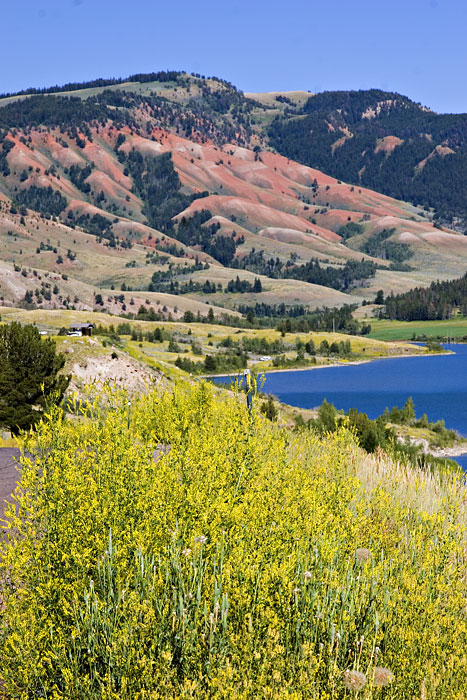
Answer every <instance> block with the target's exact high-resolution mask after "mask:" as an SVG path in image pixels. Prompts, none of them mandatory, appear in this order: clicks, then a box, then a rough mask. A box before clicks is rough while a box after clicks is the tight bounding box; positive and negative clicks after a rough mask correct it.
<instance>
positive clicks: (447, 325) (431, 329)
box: [369, 318, 467, 341]
mask: <svg viewBox="0 0 467 700" xmlns="http://www.w3.org/2000/svg"><path fill="white" fill-rule="evenodd" d="M369 322H370V323H371V332H370V334H369V335H370V338H374V339H375V340H376V339H377V340H401V341H402V340H411V339H412V338H413V336H414V335H416V336H421V335H426V336H428V337H433V338H438V337H441V338H443V339H445V340H446V341H447V340H448V339H450V338H462V337H463V336H465V335H467V318H455V319H449V320H446V321H389V320H386V319H381V320H380V319H371V320H370V321H369Z"/></svg>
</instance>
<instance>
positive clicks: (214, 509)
mask: <svg viewBox="0 0 467 700" xmlns="http://www.w3.org/2000/svg"><path fill="white" fill-rule="evenodd" d="M80 405H81V407H82V408H81V415H79V411H77V415H76V416H75V417H74V418H68V419H67V418H65V417H64V416H63V414H62V413H61V412H60V411H59V410H58V409H57V410H54V411H53V412H52V413H51V415H50V416H49V418H48V419H47V420H46V421H44V422H43V423H41V424H40V425H39V427H38V430H37V432H36V433H35V434H32V435H31V436H29V437H27V438H25V440H24V448H25V450H26V451H27V452H28V453H30V454H31V455H32V456H33V457H32V458H29V457H26V456H25V457H23V459H22V463H23V471H22V478H21V484H20V486H19V489H18V490H17V492H16V494H15V505H16V507H15V506H11V507H10V508H9V510H8V513H7V520H6V529H5V540H4V543H3V544H2V550H3V551H2V560H1V566H2V572H1V576H0V586H1V596H2V601H3V605H2V610H1V613H0V614H1V617H2V624H1V626H0V678H1V679H2V680H3V681H4V683H5V693H6V695H7V696H9V697H16V698H24V699H26V698H32V697H36V698H39V697H48V698H54V699H57V700H58V699H59V698H63V699H65V698H66V700H75V699H76V700H78V699H79V700H82V699H84V698H86V699H90V700H91V699H94V698H95V699H96V700H97V699H99V700H101V699H108V700H110V699H112V700H116V699H117V698H118V699H119V700H125V699H130V698H132V699H135V698H141V699H142V698H151V699H156V698H157V699H159V698H161V699H162V698H232V699H233V698H240V699H241V698H245V699H246V698H290V699H293V700H299V699H301V698H316V700H318V699H320V700H322V699H324V698H327V699H329V700H331V699H335V700H337V699H339V700H340V699H341V698H354V697H356V696H357V694H358V697H361V698H366V699H373V698H375V699H376V698H380V697H385V698H392V699H394V700H396V699H397V700H399V699H400V700H402V699H403V700H406V699H407V700H409V699H410V700H411V699H412V698H414V697H415V698H420V697H422V698H427V699H430V700H432V699H433V698H440V699H441V698H443V699H444V698H452V699H453V700H455V699H456V698H457V699H458V700H460V699H461V698H463V697H465V694H464V691H465V668H466V663H467V648H466V645H465V638H466V632H467V629H466V627H467V626H466V615H465V577H466V574H467V569H466V549H465V502H466V501H465V495H466V493H465V487H464V486H463V485H462V484H461V482H460V481H458V480H457V478H456V477H455V476H454V475H452V474H446V475H440V474H438V475H436V476H434V475H430V474H429V473H424V472H423V471H420V470H414V469H410V468H407V467H400V466H398V465H397V464H396V463H393V462H391V461H390V460H389V459H388V458H386V457H385V455H384V454H383V453H381V452H380V453H379V454H377V456H370V455H365V454H364V453H363V452H362V451H361V450H360V449H359V448H358V447H357V445H356V442H355V439H354V437H353V435H352V433H351V432H349V431H348V430H347V429H346V428H345V426H342V427H341V428H340V429H339V430H338V431H337V432H336V433H334V434H324V435H323V436H321V437H318V436H317V435H316V434H314V433H312V432H309V433H308V432H303V431H302V432H299V433H297V432H293V431H290V430H287V429H286V428H284V427H281V426H279V425H278V424H277V423H273V422H271V421H268V420H266V419H265V418H263V417H262V416H261V414H260V413H258V412H257V406H256V402H255V404H254V407H253V411H252V413H251V415H250V414H249V413H248V411H247V410H246V407H245V405H244V399H243V397H239V396H237V395H235V394H229V393H227V392H219V391H217V390H216V389H215V388H213V387H210V386H208V385H206V384H205V383H200V384H196V385H195V386H188V385H186V384H183V385H181V384H180V385H178V386H176V387H175V389H174V390H173V392H165V393H162V392H160V393H159V392H157V391H154V392H152V393H149V394H148V395H146V396H142V397H141V398H140V399H138V400H136V401H135V400H133V401H132V404H131V405H129V404H128V396H127V395H126V394H125V393H124V392H116V391H114V392H112V391H111V390H105V391H104V392H103V393H101V394H100V395H99V396H98V397H96V398H94V399H93V398H92V397H91V396H90V397H88V401H87V403H86V404H83V403H81V404H80Z"/></svg>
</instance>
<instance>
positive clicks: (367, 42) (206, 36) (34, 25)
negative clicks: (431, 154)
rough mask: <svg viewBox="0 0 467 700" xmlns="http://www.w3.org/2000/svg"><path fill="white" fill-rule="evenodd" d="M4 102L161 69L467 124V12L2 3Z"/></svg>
mask: <svg viewBox="0 0 467 700" xmlns="http://www.w3.org/2000/svg"><path fill="white" fill-rule="evenodd" d="M1 14H2V25H3V27H2V45H1V48H2V67H1V69H0V92H9V91H15V90H19V89H24V88H27V87H30V86H35V87H44V86H48V85H53V84H63V83H65V82H70V81H84V80H90V79H93V78H97V77H113V76H126V75H129V74H131V73H135V72H149V71H153V70H161V69H166V68H173V69H185V70H188V71H189V72H196V73H201V74H203V75H217V76H219V77H222V78H225V79H226V80H230V81H231V82H233V83H234V84H235V85H236V86H237V87H239V88H240V89H242V90H244V91H245V92H249V91H268V90H295V89H304V90H310V91H312V92H317V91H321V90H336V89H358V88H370V87H378V88H382V89H385V90H391V91H397V92H400V93H402V94H405V95H408V96H409V97H411V98H412V99H414V100H416V101H419V102H421V103H422V104H424V105H427V106H429V107H431V108H432V109H435V110H436V111H439V112H467V90H466V85H465V83H466V79H465V76H466V74H467V42H466V40H465V31H466V20H467V2H466V0H392V1H391V2H388V1H387V0H334V1H332V0H319V1H317V0H268V1H265V0H232V1H230V0H217V1H214V0H194V1H193V0H190V1H187V0H178V1H177V0H164V1H163V2H161V1H160V0H133V1H131V0H4V2H3V3H2V13H1Z"/></svg>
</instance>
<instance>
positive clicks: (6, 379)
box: [0, 322, 70, 434]
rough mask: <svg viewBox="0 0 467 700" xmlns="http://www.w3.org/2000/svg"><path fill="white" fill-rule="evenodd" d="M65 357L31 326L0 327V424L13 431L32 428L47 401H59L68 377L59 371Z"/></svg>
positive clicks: (16, 324) (51, 341)
mask: <svg viewBox="0 0 467 700" xmlns="http://www.w3.org/2000/svg"><path fill="white" fill-rule="evenodd" d="M64 365H65V357H64V355H62V354H57V352H56V348H55V342H54V341H53V340H51V339H50V338H47V339H42V338H41V336H40V335H39V331H38V330H37V328H36V327H35V326H30V325H28V326H22V325H21V324H20V323H16V322H13V323H11V324H5V325H3V326H0V425H1V426H3V427H5V428H7V429H8V430H10V431H11V432H12V433H13V434H17V433H18V432H19V431H20V430H28V429H29V428H31V427H33V426H34V425H35V424H36V423H37V422H38V421H39V420H40V418H41V416H42V415H43V412H44V410H45V409H46V408H47V406H48V405H50V404H51V403H59V402H60V401H61V400H62V398H63V395H64V393H65V391H66V389H67V387H68V384H69V383H70V376H66V375H64V374H59V372H60V371H61V370H62V369H63V367H64Z"/></svg>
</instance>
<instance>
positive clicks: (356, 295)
mask: <svg viewBox="0 0 467 700" xmlns="http://www.w3.org/2000/svg"><path fill="white" fill-rule="evenodd" d="M154 75H156V74H151V75H150V76H149V77H154ZM164 75H165V76H166V77H167V76H170V77H173V76H172V75H171V74H164ZM216 81H217V82H216ZM94 82H95V81H94ZM87 85H89V84H87ZM139 85H140V87H141V90H142V92H141V93H136V92H133V91H132V90H133V88H134V86H132V87H131V89H128V90H127V89H124V90H122V89H121V84H113V85H112V86H110V87H112V88H113V89H112V90H109V89H108V87H109V86H108V85H105V86H102V85H99V86H96V85H94V86H93V87H85V88H82V87H80V88H79V89H80V90H84V91H85V92H86V90H91V91H93V92H92V94H87V93H86V95H87V96H85V97H83V98H79V97H77V96H76V95H73V94H71V91H70V92H69V93H67V94H68V96H67V97H63V95H62V96H58V97H57V96H51V95H44V94H36V95H33V96H24V95H23V96H18V97H21V99H18V100H16V102H7V103H6V104H5V100H3V102H2V101H0V125H1V126H2V129H1V133H0V143H1V146H0V199H2V200H3V205H2V218H1V219H0V243H1V248H0V259H2V260H4V262H5V264H7V265H10V266H11V265H13V266H14V267H20V275H22V277H23V280H28V279H31V280H32V279H33V278H34V272H33V269H34V267H35V266H36V265H37V267H38V268H39V269H41V268H42V266H43V262H45V261H47V265H46V268H48V271H44V274H52V273H53V274H61V273H62V272H63V270H65V268H66V269H67V272H66V273H65V274H67V275H68V276H69V277H70V278H71V276H73V275H75V276H77V281H80V283H81V284H86V285H91V289H89V290H88V291H87V293H86V295H85V296H86V301H85V302H84V300H83V301H81V300H80V303H85V305H86V306H87V307H88V308H92V307H93V306H95V303H93V295H94V299H95V297H96V295H97V294H99V292H98V291H97V290H98V289H101V290H106V293H108V298H109V299H110V300H111V301H109V302H108V304H109V307H110V308H111V309H112V310H113V311H114V312H117V311H118V310H120V311H121V310H122V309H121V307H122V305H125V306H126V305H127V299H126V297H127V294H126V290H125V289H122V287H126V288H128V287H130V288H131V291H132V293H133V296H135V295H136V292H138V303H139V302H142V303H146V301H149V304H150V305H151V304H152V303H153V302H152V301H151V299H152V297H151V294H152V293H153V292H150V289H151V285H152V287H154V285H155V284H156V283H155V282H154V278H155V279H157V284H156V286H157V288H158V289H159V290H160V294H162V291H163V290H165V291H168V290H169V289H170V288H171V285H172V288H174V283H175V282H176V283H177V284H176V285H175V287H177V288H178V289H182V288H183V290H184V292H185V293H184V294H178V295H176V296H174V297H173V300H172V304H171V306H168V305H167V304H164V306H166V307H167V308H171V313H174V314H175V316H177V314H178V316H180V314H181V313H183V309H184V308H185V309H186V307H187V304H188V303H189V302H191V301H193V303H195V302H196V303H197V304H201V307H199V306H198V309H199V308H203V309H204V308H209V305H211V304H212V305H213V306H214V308H215V309H216V313H222V311H221V309H222V308H225V310H230V312H235V311H237V310H238V308H239V306H242V307H245V305H248V304H256V303H257V302H258V301H260V302H262V303H266V304H271V305H274V304H277V303H283V302H284V301H285V302H286V303H287V304H290V305H291V306H293V305H298V304H302V303H304V304H305V305H306V306H309V307H310V308H316V307H319V306H334V305H341V304H343V303H352V302H357V303H360V302H361V301H362V300H363V299H367V300H372V297H373V295H374V294H375V293H376V291H377V290H378V289H380V288H382V289H383V290H384V292H385V293H390V291H392V290H397V291H402V290H405V289H407V288H410V285H412V286H416V285H420V284H429V283H430V282H431V281H432V280H433V279H436V278H437V277H438V276H441V277H442V278H443V279H446V278H448V277H451V278H452V277H456V276H459V274H461V273H462V271H463V268H462V266H463V265H464V264H465V262H464V261H465V259H466V257H467V245H466V244H467V239H466V238H464V237H463V236H460V235H457V234H455V233H454V232H450V231H448V230H443V229H442V228H441V226H440V225H439V224H437V226H438V228H437V229H436V228H435V229H434V228H433V222H432V221H431V217H432V214H431V213H428V212H426V211H424V210H422V209H421V208H419V207H414V206H413V205H410V204H407V203H404V202H400V201H396V200H395V199H393V198H391V197H388V196H386V195H383V194H378V193H377V192H374V191H371V190H369V189H368V188H365V187H360V186H358V185H357V186H354V185H351V184H347V183H346V182H343V181H342V180H341V181H339V180H338V179H337V178H335V177H332V176H331V175H328V174H326V173H324V172H322V171H319V170H317V169H314V168H311V167H310V166H306V165H304V164H300V163H298V162H294V161H292V160H291V159H290V158H288V157H287V156H284V155H281V154H279V153H277V152H276V153H275V152H274V151H273V150H272V149H271V147H270V146H269V145H268V143H267V139H266V136H265V133H264V129H263V127H261V125H258V123H257V122H258V114H259V113H261V114H262V116H263V117H264V116H266V117H267V121H268V123H269V124H271V123H273V121H274V119H277V113H276V112H277V111H278V110H279V111H280V113H281V114H282V115H283V116H287V118H288V116H289V115H288V114H286V112H287V110H289V109H290V108H291V105H290V102H291V101H292V100H291V98H287V96H286V95H282V93H281V95H282V96H283V97H285V100H284V99H283V100H282V101H281V100H279V102H278V103H277V105H278V106H277V109H276V108H275V107H274V108H271V107H267V108H266V109H265V110H263V112H261V110H262V107H261V105H260V102H259V101H258V100H252V99H249V98H246V97H244V96H243V93H241V92H240V91H238V90H236V88H234V87H233V86H231V85H230V84H229V83H226V82H225V81H219V80H218V79H209V80H208V81H206V80H205V81H203V80H202V79H201V78H198V77H196V76H188V75H186V74H181V75H180V76H179V77H177V79H176V80H175V81H174V80H168V79H167V80H163V81H154V80H153V81H149V80H148V81H146V82H144V81H143V82H142V83H139ZM313 97H314V96H311V97H309V98H308V100H310V99H313ZM6 99H7V100H9V99H10V98H6ZM276 99H277V96H274V100H276ZM301 99H302V103H303V106H302V107H299V108H300V109H304V105H306V104H307V103H306V102H305V95H304V94H301ZM2 105H3V106H2ZM258 105H260V106H258ZM271 113H273V114H271ZM281 118H282V117H281ZM260 127H261V128H260ZM34 212H36V213H34ZM53 219H55V221H53V223H52V220H53ZM23 222H24V223H23ZM350 224H352V225H355V226H359V227H361V230H360V229H358V234H359V235H355V231H353V232H352V236H350V237H349V236H348V235H347V233H348V230H349V229H348V228H347V229H346V227H348V226H349V225H350ZM51 227H54V228H56V229H57V233H56V236H55V241H56V243H60V245H59V246H57V245H53V244H52V243H47V240H48V239H50V235H49V236H48V235H47V233H48V232H49V233H50V229H51ZM58 231H59V232H60V240H59V239H58V235H59V234H58ZM75 231H76V232H78V231H79V232H80V236H79V237H78V236H76V237H75V233H74V232H75ZM20 237H22V241H23V243H24V251H23V249H22V248H18V246H17V242H18V240H19V238H20ZM89 237H90V238H89ZM62 238H63V240H64V241H66V245H64V244H63V240H61V239H62ZM78 238H79V240H78ZM91 239H92V240H93V242H92V244H91ZM50 240H51V239H50ZM86 241H88V242H86ZM370 244H371V245H370ZM41 246H42V247H43V249H41ZM47 246H49V247H50V246H51V247H52V251H53V249H54V248H56V249H57V251H58V252H57V253H53V254H51V252H50V250H48V248H47ZM378 246H379V247H378ZM86 247H88V249H89V250H91V249H92V250H94V251H95V254H94V256H89V254H88V253H87V252H86ZM26 249H27V252H26ZM365 250H368V251H371V252H365ZM37 251H39V252H37ZM68 252H69V254H68ZM395 253H397V256H396V257H397V258H400V259H401V260H402V261H404V260H407V258H409V259H408V261H407V262H395V261H394V260H392V259H391V257H390V256H391V255H392V256H394V254H395ZM388 255H389V257H388ZM39 256H42V257H39ZM54 256H55V258H54ZM213 256H214V257H213ZM21 258H22V261H21ZM59 258H61V261H60V262H57V260H59ZM162 258H164V261H162ZM362 259H363V260H368V261H373V263H374V265H375V267H374V269H375V272H374V273H371V274H370V277H367V278H365V279H363V280H359V279H358V277H357V278H355V279H350V281H349V280H347V281H345V279H346V278H345V277H343V278H342V279H343V280H344V281H343V282H342V284H346V285H349V286H348V287H347V288H346V289H345V293H344V294H342V293H341V292H340V291H338V289H333V288H332V286H331V287H330V286H327V287H326V286H325V287H323V285H322V284H318V285H316V284H314V283H313V282H311V280H314V279H320V280H321V281H323V280H324V281H326V280H328V279H329V280H330V281H329V282H327V284H331V285H332V284H334V283H335V282H332V281H331V280H335V278H336V274H335V271H336V270H337V273H338V275H339V274H341V273H340V272H339V271H341V272H342V275H343V274H344V268H345V266H346V264H347V262H348V261H351V260H355V261H359V260H362ZM111 260H112V261H113V262H112V263H111ZM104 261H107V262H104ZM148 261H149V262H148ZM312 261H317V262H316V263H315V262H314V263H313V265H311V263H312ZM109 265H110V267H109ZM206 265H207V266H209V268H206V267H205V266H206ZM307 266H308V267H307ZM23 268H24V269H25V270H26V272H25V274H23V272H22V270H23ZM195 268H196V269H195ZM326 269H327V270H328V272H326ZM347 269H350V268H345V270H347ZM333 270H334V272H333V274H332V275H331V274H330V273H331V272H332V271H333ZM362 270H363V268H362ZM368 270H370V272H371V268H368ZM305 272H306V274H307V275H308V276H309V277H308V278H307V279H305V280H303V279H302V277H303V274H304V273H305ZM345 274H347V272H345ZM356 274H357V275H358V274H359V273H358V272H357V273H356ZM365 274H366V272H365ZM258 275H259V279H260V281H261V285H262V291H261V293H260V294H253V293H252V292H246V293H243V292H242V293H241V294H238V293H237V294H231V293H227V292H226V288H227V286H228V285H227V283H228V282H229V281H232V280H234V279H235V278H236V277H237V276H238V277H239V278H240V280H245V282H248V283H249V284H250V285H253V282H254V280H255V279H256V277H258ZM310 275H311V276H310ZM255 276H256V277H255ZM151 280H152V282H151ZM64 281H65V282H66V281H67V280H64ZM182 282H183V283H182ZM185 282H186V283H187V284H185ZM206 282H209V283H211V282H212V283H213V285H214V291H213V289H212V287H211V286H210V287H209V289H210V291H209V292H207V291H206V290H207V289H208V286H207V285H206ZM310 282H311V283H310ZM188 283H190V284H188ZM339 284H341V283H340V282H339ZM64 286H65V287H66V285H64ZM219 286H220V287H222V289H221V290H219ZM240 286H241V285H240ZM243 286H244V287H245V289H248V285H243ZM257 286H258V285H257ZM2 287H3V285H2ZM109 287H110V289H109ZM112 287H114V289H113V290H112ZM137 287H138V288H139V289H137ZM234 287H235V285H234ZM237 287H238V285H237ZM119 288H120V289H119ZM230 288H233V287H232V285H230ZM239 288H240V287H239ZM115 290H119V291H121V292H123V299H124V301H123V302H119V303H120V306H119V304H116V303H114V301H112V297H115V296H118V297H121V296H122V295H121V294H119V295H116V294H112V292H114V291H115ZM203 290H204V291H203ZM0 291H3V289H1V290H0ZM146 294H147V295H148V296H147V299H146V298H144V299H143V295H144V297H146ZM3 296H4V300H5V299H6V300H7V301H8V303H13V302H15V303H18V301H24V299H18V298H17V297H16V298H15V297H14V295H13V294H10V296H9V297H8V298H7V297H6V295H5V294H4V295H3ZM62 296H63V295H62ZM67 296H68V297H71V295H70V294H68V295H67ZM29 298H30V295H29ZM65 298H66V297H65ZM73 298H75V297H73ZM182 298H183V302H182V301H181V300H182ZM55 301H58V300H51V303H54V302H55ZM42 303H44V299H43V301H42ZM68 303H71V302H68ZM106 303H107V302H106ZM188 305H189V304H188ZM195 306H196V305H195ZM175 307H177V311H174V309H175ZM159 310H160V309H159ZM164 313H165V312H164ZM167 313H168V312H167Z"/></svg>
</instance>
